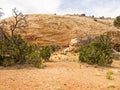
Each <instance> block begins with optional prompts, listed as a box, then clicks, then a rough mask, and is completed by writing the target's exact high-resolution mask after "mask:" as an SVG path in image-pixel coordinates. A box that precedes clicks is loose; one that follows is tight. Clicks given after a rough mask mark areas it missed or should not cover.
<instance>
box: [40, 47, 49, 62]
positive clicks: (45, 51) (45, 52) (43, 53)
mask: <svg viewBox="0 0 120 90" xmlns="http://www.w3.org/2000/svg"><path fill="white" fill-rule="evenodd" d="M50 56H51V52H50V47H49V46H45V47H43V48H42V49H41V50H40V57H41V58H42V59H44V60H45V61H49V58H50Z"/></svg>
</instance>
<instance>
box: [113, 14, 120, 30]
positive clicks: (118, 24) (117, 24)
mask: <svg viewBox="0 0 120 90" xmlns="http://www.w3.org/2000/svg"><path fill="white" fill-rule="evenodd" d="M114 26H115V27H117V28H119V27H120V16H117V17H116V19H115V20H114Z"/></svg>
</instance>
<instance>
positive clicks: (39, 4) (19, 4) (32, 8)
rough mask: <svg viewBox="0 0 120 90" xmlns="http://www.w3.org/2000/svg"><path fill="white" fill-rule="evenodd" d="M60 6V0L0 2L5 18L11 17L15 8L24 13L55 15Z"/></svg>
mask: <svg viewBox="0 0 120 90" xmlns="http://www.w3.org/2000/svg"><path fill="white" fill-rule="evenodd" d="M59 5H60V0H34V1H33V0H0V8H2V9H3V11H4V13H5V17H8V16H11V15H12V14H11V11H12V9H13V8H15V7H16V8H17V9H18V10H20V11H23V13H55V12H57V8H58V7H59Z"/></svg>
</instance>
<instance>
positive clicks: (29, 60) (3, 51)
mask: <svg viewBox="0 0 120 90" xmlns="http://www.w3.org/2000/svg"><path fill="white" fill-rule="evenodd" d="M39 51H40V50H39V49H38V46H37V45H28V44H27V43H26V42H25V41H24V40H23V39H22V37H21V36H20V35H14V42H13V41H11V40H3V41H0V65H2V66H11V65H14V64H33V65H34V64H35V63H36V62H38V61H39V62H38V63H39V64H41V59H40V54H39Z"/></svg>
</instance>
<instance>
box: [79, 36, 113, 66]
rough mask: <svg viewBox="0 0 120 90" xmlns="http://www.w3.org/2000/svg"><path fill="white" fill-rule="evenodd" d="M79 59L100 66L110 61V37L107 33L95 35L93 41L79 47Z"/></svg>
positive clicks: (108, 63)
mask: <svg viewBox="0 0 120 90" xmlns="http://www.w3.org/2000/svg"><path fill="white" fill-rule="evenodd" d="M79 60H80V61H81V62H86V63H88V64H98V65H101V66H106V65H110V64H111V63H112V50H111V38H110V37H109V36H108V35H101V36H99V37H96V38H95V40H94V41H92V42H90V43H89V44H86V45H84V46H81V47H80V51H79Z"/></svg>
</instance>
